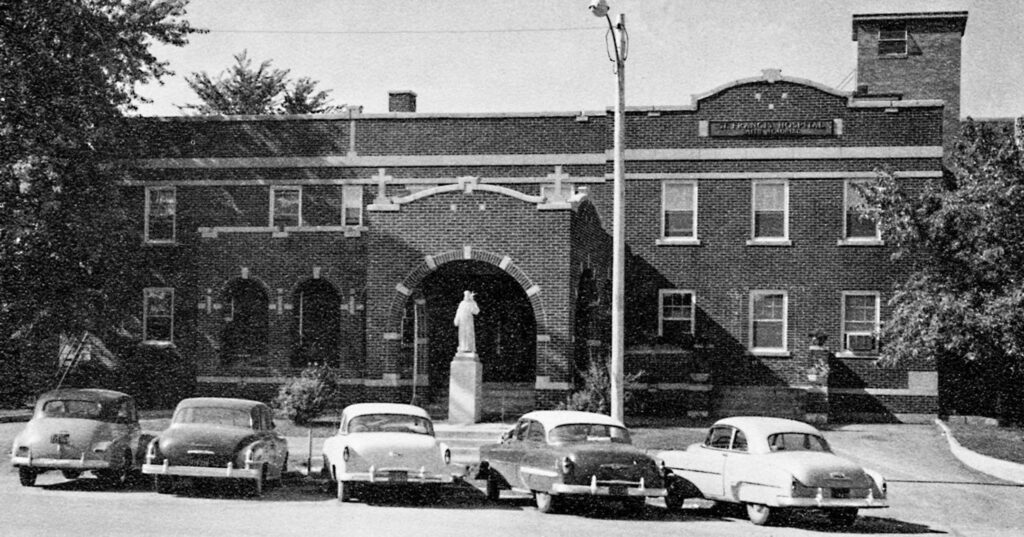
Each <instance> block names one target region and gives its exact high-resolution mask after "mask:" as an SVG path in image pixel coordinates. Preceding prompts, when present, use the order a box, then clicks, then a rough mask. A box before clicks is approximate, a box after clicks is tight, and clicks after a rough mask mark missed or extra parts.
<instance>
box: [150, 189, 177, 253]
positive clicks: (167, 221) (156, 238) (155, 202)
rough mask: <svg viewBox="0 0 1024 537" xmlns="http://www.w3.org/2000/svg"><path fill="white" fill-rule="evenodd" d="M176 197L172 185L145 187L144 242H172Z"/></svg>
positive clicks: (173, 237)
mask: <svg viewBox="0 0 1024 537" xmlns="http://www.w3.org/2000/svg"><path fill="white" fill-rule="evenodd" d="M176 197H177V196H176V192H175V189H174V187H173V186H170V187H149V188H146V242H149V243H172V242H174V239H175V233H174V232H175V216H176V214H177V207H176Z"/></svg>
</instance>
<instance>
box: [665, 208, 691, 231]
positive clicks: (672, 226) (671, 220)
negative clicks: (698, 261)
mask: <svg viewBox="0 0 1024 537" xmlns="http://www.w3.org/2000/svg"><path fill="white" fill-rule="evenodd" d="M665 236H666V237H692V236H693V211H666V212H665Z"/></svg>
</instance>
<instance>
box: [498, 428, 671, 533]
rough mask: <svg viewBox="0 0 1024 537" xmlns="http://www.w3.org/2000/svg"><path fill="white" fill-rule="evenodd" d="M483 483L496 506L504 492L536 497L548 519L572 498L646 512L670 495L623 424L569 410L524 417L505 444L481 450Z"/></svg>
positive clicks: (648, 458)
mask: <svg viewBox="0 0 1024 537" xmlns="http://www.w3.org/2000/svg"><path fill="white" fill-rule="evenodd" d="M478 477H479V478H481V479H486V480H487V497H488V498H490V499H491V500H497V499H498V498H499V496H500V494H501V490H503V489H512V490H516V491H520V492H526V493H532V494H533V496H534V498H535V500H536V502H537V509H538V510H539V511H541V512H543V513H548V512H552V511H556V510H557V509H558V508H559V505H560V504H561V501H562V499H563V498H566V497H570V496H575V497H588V498H601V499H611V500H619V501H622V502H623V503H624V504H625V505H626V506H627V507H629V508H630V509H632V510H634V511H642V510H643V508H644V505H645V504H646V500H647V498H654V497H664V496H665V495H666V494H667V491H666V489H665V486H664V484H663V479H662V474H661V472H660V470H659V468H658V466H657V464H656V462H655V461H654V460H653V459H652V458H650V457H648V456H647V455H646V454H644V452H643V451H641V450H639V449H637V448H636V447H634V446H633V445H632V441H631V439H630V436H629V430H627V429H626V426H625V425H623V424H622V422H620V421H618V420H615V419H613V418H611V417H609V416H605V415H603V414H594V413H590V412H576V411H569V410H540V411H535V412H530V413H527V414H524V415H523V416H522V417H521V418H519V421H518V422H517V423H516V425H515V427H514V428H513V429H512V430H511V431H509V432H508V433H506V434H505V435H503V436H502V440H501V442H500V443H498V444H491V445H486V446H483V447H481V448H480V473H479V475H478Z"/></svg>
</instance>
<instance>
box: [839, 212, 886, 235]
mask: <svg viewBox="0 0 1024 537" xmlns="http://www.w3.org/2000/svg"><path fill="white" fill-rule="evenodd" d="M846 236H847V237H858V238H872V239H873V238H875V237H877V236H878V226H877V224H876V223H875V220H874V219H873V218H871V217H868V216H864V215H863V214H861V213H859V212H857V211H854V210H848V211H847V213H846Z"/></svg>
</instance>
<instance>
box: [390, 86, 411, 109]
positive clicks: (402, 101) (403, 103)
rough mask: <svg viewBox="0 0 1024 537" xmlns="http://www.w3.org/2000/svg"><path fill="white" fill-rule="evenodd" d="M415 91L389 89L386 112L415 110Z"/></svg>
mask: <svg viewBox="0 0 1024 537" xmlns="http://www.w3.org/2000/svg"><path fill="white" fill-rule="evenodd" d="M415 111H416V92H414V91H389V92H388V112H415Z"/></svg>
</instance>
